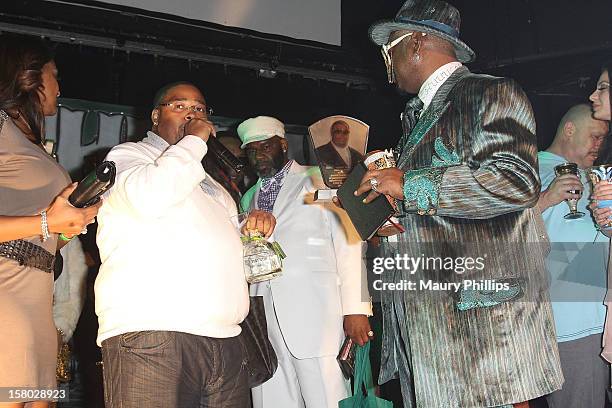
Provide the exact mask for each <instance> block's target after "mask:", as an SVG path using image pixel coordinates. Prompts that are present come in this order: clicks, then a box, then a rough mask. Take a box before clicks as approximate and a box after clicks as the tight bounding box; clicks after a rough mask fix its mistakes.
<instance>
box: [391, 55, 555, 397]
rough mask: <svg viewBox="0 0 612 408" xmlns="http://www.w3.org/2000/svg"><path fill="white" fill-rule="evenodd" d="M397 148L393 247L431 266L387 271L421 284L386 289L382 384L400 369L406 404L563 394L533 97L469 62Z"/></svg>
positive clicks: (393, 253)
mask: <svg viewBox="0 0 612 408" xmlns="http://www.w3.org/2000/svg"><path fill="white" fill-rule="evenodd" d="M404 117H405V116H404ZM404 125H405V123H404ZM397 150H398V153H399V157H398V167H399V168H401V169H402V170H404V171H405V172H406V173H405V180H406V184H405V188H404V190H405V201H404V203H403V204H404V205H403V208H402V213H401V214H400V221H401V223H402V224H403V226H404V227H405V229H406V232H405V233H403V234H401V235H400V236H399V238H398V242H397V243H391V242H387V243H385V244H384V253H385V256H388V257H395V256H398V255H399V256H400V257H403V256H409V257H412V258H420V259H421V264H420V266H419V267H417V268H413V269H410V268H407V267H406V264H404V265H403V266H396V267H395V268H393V269H392V270H390V271H386V272H384V273H383V275H382V278H383V281H385V282H392V283H402V282H404V283H405V282H414V284H415V287H416V289H414V288H413V289H412V290H388V291H383V292H382V293H381V299H382V305H383V324H384V334H383V349H382V367H381V374H380V382H381V383H384V382H386V381H387V380H389V379H391V378H395V377H397V376H398V375H399V378H400V380H401V384H402V394H403V397H404V405H405V406H406V407H415V406H416V407H427V408H429V407H432V408H433V407H435V408H447V407H448V408H450V407H461V408H469V407H496V406H503V405H505V404H511V403H517V402H521V401H526V400H529V399H532V398H535V397H537V396H540V395H544V394H547V393H550V392H552V391H554V390H557V389H559V388H560V387H561V385H562V383H563V376H562V373H561V368H560V365H559V357H558V351H557V344H556V337H555V329H554V322H553V319H552V312H551V308H550V304H549V299H548V294H547V287H546V285H547V272H546V269H545V264H544V258H545V256H546V253H547V251H548V241H547V238H546V232H545V230H544V226H543V224H542V220H541V217H540V214H539V212H537V211H535V209H534V208H532V207H533V206H534V205H535V204H536V202H537V199H538V194H539V191H540V181H539V177H538V172H537V169H538V166H537V147H536V137H535V120H534V116H533V112H532V109H531V105H530V103H529V101H528V99H527V97H526V95H525V94H524V92H523V91H522V90H521V89H520V87H519V86H518V85H517V84H516V83H515V82H513V81H512V80H509V79H505V78H496V77H492V76H488V75H480V74H473V73H470V72H469V71H468V70H467V68H465V67H461V68H459V69H458V70H457V71H455V73H453V74H452V75H451V77H450V78H449V79H448V80H447V81H446V82H445V83H444V84H443V85H442V86H441V88H440V89H439V90H438V91H437V93H436V95H435V97H434V99H433V101H432V103H431V104H430V106H429V107H428V108H427V110H426V111H425V112H423V114H422V115H421V117H420V119H419V121H418V123H417V124H416V126H415V127H414V128H413V129H408V128H407V126H406V125H405V126H404V134H403V136H402V138H401V139H400V142H399V145H398V148H397ZM460 258H463V260H461V259H460ZM467 258H471V259H472V262H467V261H466V259H467ZM474 260H476V261H474ZM442 261H444V264H442ZM478 261H479V262H480V263H478ZM468 264H469V265H468ZM429 281H431V282H432V283H436V284H439V285H440V286H427V282H429ZM421 282H425V286H423V287H422V286H421V285H422V284H421ZM470 282H472V283H471V284H470ZM487 282H488V283H489V286H486V285H487ZM474 283H479V284H480V285H481V286H477V285H474ZM494 283H498V284H500V285H503V287H502V288H501V289H499V290H498V289H495V290H492V289H491V287H490V286H491V285H492V284H494ZM445 285H446V286H445ZM453 285H456V286H453ZM436 289H439V290H436Z"/></svg>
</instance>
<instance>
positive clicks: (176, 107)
mask: <svg viewBox="0 0 612 408" xmlns="http://www.w3.org/2000/svg"><path fill="white" fill-rule="evenodd" d="M159 106H169V107H170V108H171V109H172V112H175V113H183V112H186V111H191V112H193V113H199V114H203V115H206V116H210V115H212V114H213V109H212V108H211V107H208V106H206V105H191V106H188V105H187V104H186V103H183V102H166V103H160V104H159Z"/></svg>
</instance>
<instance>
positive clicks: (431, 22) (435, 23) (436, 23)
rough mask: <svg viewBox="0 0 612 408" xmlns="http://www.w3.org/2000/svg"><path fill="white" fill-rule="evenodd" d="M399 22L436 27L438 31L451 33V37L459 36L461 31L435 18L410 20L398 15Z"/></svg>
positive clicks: (397, 20)
mask: <svg viewBox="0 0 612 408" xmlns="http://www.w3.org/2000/svg"><path fill="white" fill-rule="evenodd" d="M395 21H396V22H398V23H409V24H411V23H412V24H414V23H416V24H421V25H424V26H427V27H431V28H435V29H436V30H438V31H442V32H443V33H445V34H448V35H450V36H451V37H455V38H459V31H457V30H455V29H454V28H453V27H451V26H449V25H446V24H444V23H441V22H439V21H435V20H410V19H408V18H402V17H398V18H396V19H395Z"/></svg>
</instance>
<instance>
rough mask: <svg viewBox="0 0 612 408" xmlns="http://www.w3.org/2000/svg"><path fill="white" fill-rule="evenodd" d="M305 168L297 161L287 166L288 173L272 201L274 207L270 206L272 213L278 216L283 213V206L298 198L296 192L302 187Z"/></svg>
mask: <svg viewBox="0 0 612 408" xmlns="http://www.w3.org/2000/svg"><path fill="white" fill-rule="evenodd" d="M306 170H307V167H303V166H300V165H299V164H298V163H297V162H295V161H294V162H293V164H292V165H291V167H290V168H289V173H287V175H286V176H285V180H283V186H282V187H281V189H280V191H279V193H278V197H276V201H275V202H274V207H273V208H272V214H274V216H275V217H276V219H278V218H279V216H280V214H282V213H283V211H284V209H285V207H287V206H288V205H290V204H291V203H293V202H294V201H295V200H298V199H299V197H298V194H299V193H300V192H301V191H302V189H303V184H304V183H303V182H301V181H302V179H303V177H304V174H303V173H304V172H305V171H306Z"/></svg>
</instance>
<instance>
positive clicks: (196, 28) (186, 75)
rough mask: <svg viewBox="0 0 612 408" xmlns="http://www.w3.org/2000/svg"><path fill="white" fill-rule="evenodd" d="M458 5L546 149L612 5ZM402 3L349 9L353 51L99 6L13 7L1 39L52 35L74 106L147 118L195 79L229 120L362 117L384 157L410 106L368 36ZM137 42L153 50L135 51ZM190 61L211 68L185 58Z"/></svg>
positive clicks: (602, 56) (352, 2)
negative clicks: (180, 83)
mask: <svg viewBox="0 0 612 408" xmlns="http://www.w3.org/2000/svg"><path fill="white" fill-rule="evenodd" d="M451 3H452V4H454V5H455V6H456V7H458V8H459V10H460V11H461V13H462V18H463V24H462V35H461V37H462V38H463V39H464V41H465V42H467V43H468V44H470V46H472V48H473V49H474V50H475V51H476V53H477V60H476V61H475V62H474V63H472V64H470V68H471V69H472V70H473V71H476V72H488V73H491V74H494V75H503V76H510V77H513V78H515V79H517V80H518V81H519V83H521V85H522V86H523V87H524V89H525V90H526V91H527V93H528V95H529V97H530V99H531V101H532V103H533V106H534V109H535V111H536V116H537V119H538V136H539V138H540V144H541V146H542V147H545V146H546V145H547V144H548V143H549V142H550V140H551V137H552V134H553V133H554V129H555V128H556V122H557V121H558V120H559V118H560V117H561V115H562V114H563V113H564V111H565V110H566V109H567V108H568V107H569V106H571V105H572V104H574V103H578V102H586V101H587V97H588V95H589V94H590V92H591V91H592V89H593V88H594V84H595V80H596V78H597V76H598V75H599V69H600V67H601V65H602V63H603V61H605V60H606V59H608V58H611V57H612V43H611V40H612V24H611V23H610V21H612V2H610V1H609V0H582V1H580V2H577V1H573V0H572V1H570V0H451ZM401 4H402V1H397V0H378V1H371V0H344V1H343V2H342V39H343V40H342V46H341V47H334V46H328V45H325V44H319V43H313V42H308V41H299V40H293V39H290V38H285V37H278V36H270V35H261V34H260V33H253V32H250V31H248V30H239V29H230V30H228V29H227V28H226V27H222V28H223V32H221V31H219V28H220V27H219V26H216V25H214V24H210V23H205V22H198V21H192V20H188V19H181V18H175V17H171V16H165V15H159V14H156V13H150V12H146V11H143V10H134V9H128V8H122V7H116V6H109V5H106V4H103V3H99V2H95V1H88V0H81V1H62V2H54V1H41V0H23V1H12V2H2V4H1V5H0V30H2V31H15V30H16V29H15V27H18V29H17V31H19V30H21V32H24V33H32V34H49V33H51V35H47V36H48V37H49V38H51V39H52V40H53V42H54V44H56V52H57V64H58V66H59V69H60V71H61V78H62V81H61V86H62V96H65V97H68V98H78V99H87V100H94V101H99V102H108V103H117V104H124V105H133V106H136V107H138V108H140V109H141V110H142V112H143V114H146V111H147V110H148V109H149V108H150V107H149V103H150V100H151V98H152V96H153V94H154V92H155V90H156V89H157V88H159V87H160V86H162V85H163V84H165V83H168V82H171V81H175V80H190V81H193V82H195V83H196V84H197V85H199V86H200V87H201V88H202V89H203V90H204V92H205V96H206V97H207V99H208V102H209V103H210V105H211V106H213V108H214V109H215V114H218V115H222V116H227V117H236V118H245V117H249V116H254V115H258V114H267V115H272V116H276V117H278V118H279V119H281V120H282V121H284V122H286V123H292V124H301V125H309V124H311V123H313V122H315V121H316V120H318V119H320V118H322V117H325V116H328V115H332V114H346V115H350V116H354V117H356V118H359V119H361V120H363V121H365V122H366V123H369V124H370V125H371V133H370V148H372V149H374V148H381V147H389V146H392V145H394V144H395V142H396V141H397V138H398V136H399V132H400V126H399V112H400V111H401V110H402V107H403V104H404V103H405V101H406V96H405V95H404V96H402V95H399V93H398V92H397V91H396V90H395V88H394V87H393V86H391V85H388V84H386V75H385V69H384V64H383V62H382V59H381V57H380V51H379V48H378V47H376V46H375V45H374V44H372V43H371V42H370V41H369V40H368V38H367V28H368V26H369V25H370V24H371V23H372V22H373V21H376V20H379V19H383V18H390V17H392V16H393V15H394V14H395V12H396V11H397V10H398V9H399V7H400V5H401ZM92 6H94V7H95V8H92ZM169 17H170V18H169ZM161 18H164V19H163V20H162V19H161ZM168 18H169V19H170V20H171V21H168ZM313 24H316V22H313ZM228 31H229V32H228ZM62 35H63V38H62ZM89 37H95V39H96V40H95V41H92V40H91V38H89ZM88 38H89V40H88ZM100 38H102V39H103V41H100V40H99V39H100ZM130 43H138V44H147V46H144V47H141V49H140V50H137V51H135V50H134V49H133V48H132V49H131V50H129V47H126V45H129V44H130ZM147 47H148V49H145V48H147ZM175 51H176V52H175ZM177 52H178V54H177ZM181 52H184V53H190V54H189V55H191V56H193V55H194V54H195V55H204V56H206V58H204V59H203V60H198V58H187V57H184V56H183V57H181V56H180V55H179V54H180V53H181ZM224 58H225V59H226V60H224ZM211 60H213V61H212V62H211ZM236 60H239V61H240V63H239V64H236V63H235V61H236ZM249 65H251V66H249ZM262 66H263V67H265V68H269V69H271V70H276V71H277V74H276V77H275V78H271V79H269V78H264V77H262V76H260V75H259V74H258V68H257V67H262ZM283 67H289V69H285V70H283ZM291 67H293V68H291ZM304 70H305V72H303V71H304ZM333 75H336V77H333V78H332V76H333ZM337 75H340V78H338V77H337Z"/></svg>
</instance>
